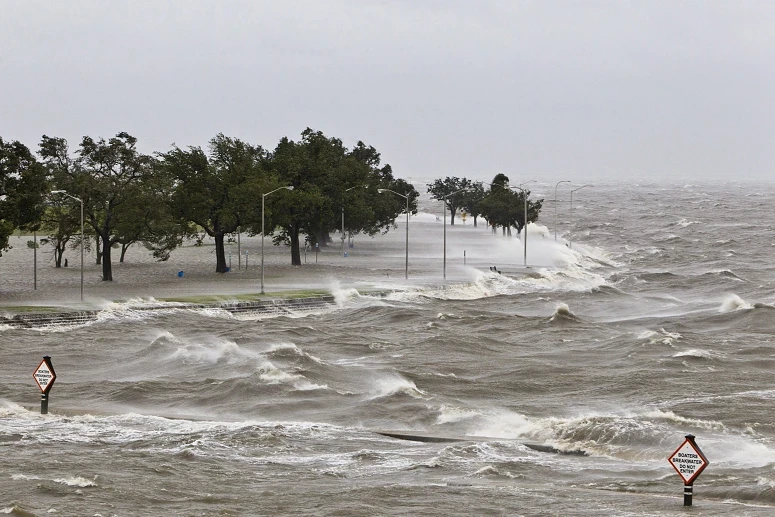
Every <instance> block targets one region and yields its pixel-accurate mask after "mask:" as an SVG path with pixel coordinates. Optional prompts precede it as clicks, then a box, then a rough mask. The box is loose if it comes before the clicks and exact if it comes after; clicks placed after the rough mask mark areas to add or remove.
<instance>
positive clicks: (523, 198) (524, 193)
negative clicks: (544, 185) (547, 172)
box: [518, 180, 535, 267]
mask: <svg viewBox="0 0 775 517" xmlns="http://www.w3.org/2000/svg"><path fill="white" fill-rule="evenodd" d="M528 183H535V180H530V181H526V182H524V183H520V184H519V187H518V188H519V189H520V190H521V191H522V201H523V202H524V217H525V240H524V245H525V267H527V191H526V190H525V189H523V188H521V187H522V185H527V184H528Z"/></svg>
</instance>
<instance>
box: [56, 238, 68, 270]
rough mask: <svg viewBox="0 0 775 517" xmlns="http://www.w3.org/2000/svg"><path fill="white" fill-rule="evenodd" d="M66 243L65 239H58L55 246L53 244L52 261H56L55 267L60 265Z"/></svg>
mask: <svg viewBox="0 0 775 517" xmlns="http://www.w3.org/2000/svg"><path fill="white" fill-rule="evenodd" d="M66 244H67V241H65V242H62V241H58V242H57V243H56V246H54V262H55V263H56V267H62V255H64V254H65V245H66Z"/></svg>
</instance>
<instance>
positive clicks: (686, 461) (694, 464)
mask: <svg viewBox="0 0 775 517" xmlns="http://www.w3.org/2000/svg"><path fill="white" fill-rule="evenodd" d="M667 461H669V462H670V464H671V465H672V466H673V468H674V469H675V471H676V472H678V475H679V476H681V479H683V480H684V484H685V485H691V484H692V483H693V482H694V480H695V479H696V478H697V476H699V475H700V473H702V471H703V470H705V467H707V466H708V465H710V462H709V461H708V458H706V457H705V455H704V454H703V453H702V451H701V450H700V448H699V446H698V445H697V444H696V443H695V442H694V437H693V436H691V435H690V436H687V437H686V440H684V443H682V444H681V446H680V447H678V449H676V451H675V452H674V453H673V454H671V455H670V457H669V458H667Z"/></svg>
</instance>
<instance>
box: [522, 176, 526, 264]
mask: <svg viewBox="0 0 775 517" xmlns="http://www.w3.org/2000/svg"><path fill="white" fill-rule="evenodd" d="M522 199H524V201H525V267H527V191H526V190H523V191H522Z"/></svg>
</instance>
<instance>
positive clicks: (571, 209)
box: [568, 185, 594, 249]
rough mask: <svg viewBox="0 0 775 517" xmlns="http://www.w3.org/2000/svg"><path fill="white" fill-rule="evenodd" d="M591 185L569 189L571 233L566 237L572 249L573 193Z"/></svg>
mask: <svg viewBox="0 0 775 517" xmlns="http://www.w3.org/2000/svg"><path fill="white" fill-rule="evenodd" d="M592 186H594V185H582V186H580V187H579V188H575V189H573V190H571V191H570V226H571V229H570V232H571V233H570V238H569V239H568V247H569V248H570V249H573V193H574V192H576V191H577V190H581V189H583V188H585V187H592Z"/></svg>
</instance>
